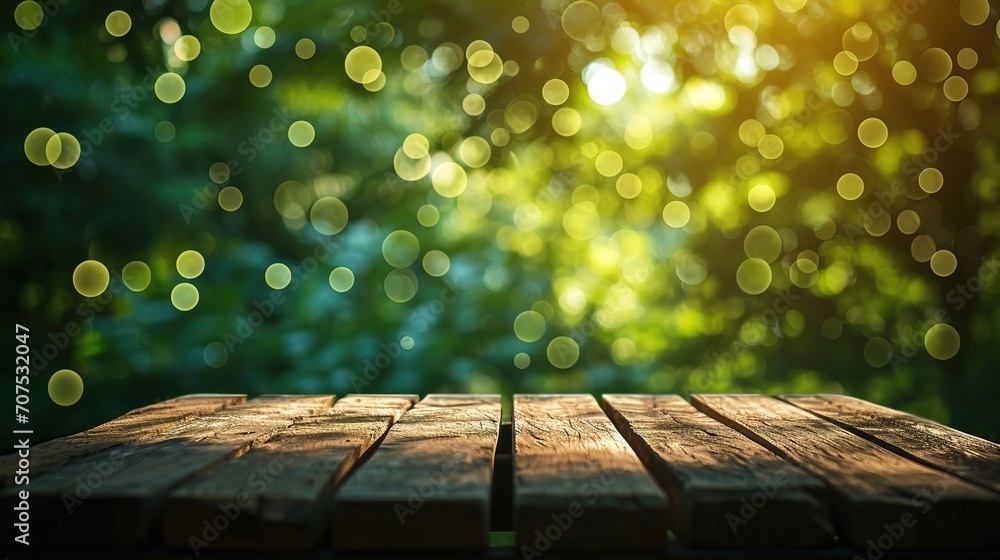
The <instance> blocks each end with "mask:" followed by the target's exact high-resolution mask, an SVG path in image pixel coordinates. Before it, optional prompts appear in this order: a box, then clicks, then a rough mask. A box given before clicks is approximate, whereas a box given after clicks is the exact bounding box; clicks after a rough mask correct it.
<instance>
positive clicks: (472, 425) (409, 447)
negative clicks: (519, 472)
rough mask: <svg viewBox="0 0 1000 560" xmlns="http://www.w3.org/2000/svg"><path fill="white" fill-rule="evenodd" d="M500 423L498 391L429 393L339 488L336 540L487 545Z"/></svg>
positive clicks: (407, 546) (364, 544)
mask: <svg viewBox="0 0 1000 560" xmlns="http://www.w3.org/2000/svg"><path fill="white" fill-rule="evenodd" d="M499 429H500V396H499V395H428V396H427V397H426V398H425V399H424V400H422V401H420V402H419V403H417V405H416V406H414V407H413V408H412V409H410V410H409V411H407V412H406V413H405V414H403V416H402V417H401V418H400V419H399V421H398V422H396V424H395V425H394V426H393V427H392V428H391V429H390V430H389V433H388V434H386V436H385V439H384V440H383V441H382V443H381V444H380V445H379V447H378V450H377V451H376V452H375V453H374V454H373V455H372V456H371V458H370V459H368V461H367V462H365V463H364V464H363V465H361V466H360V468H358V469H355V470H354V472H352V473H351V475H350V476H349V477H348V478H347V480H346V481H345V482H344V483H343V484H342V485H341V487H340V489H339V490H338V491H337V492H336V494H335V497H334V500H335V502H334V515H333V545H334V547H335V548H338V549H341V550H406V551H419V550H476V549H482V548H485V547H486V546H487V545H488V543H489V527H490V519H489V514H490V485H491V482H492V475H493V456H494V453H495V451H496V445H497V436H498V432H499Z"/></svg>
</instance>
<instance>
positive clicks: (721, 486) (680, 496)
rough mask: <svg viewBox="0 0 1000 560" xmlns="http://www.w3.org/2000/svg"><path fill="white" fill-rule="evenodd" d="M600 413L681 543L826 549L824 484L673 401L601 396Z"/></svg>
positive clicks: (830, 533)
mask: <svg viewBox="0 0 1000 560" xmlns="http://www.w3.org/2000/svg"><path fill="white" fill-rule="evenodd" d="M603 406H604V410H605V411H606V412H607V413H608V416H609V417H610V418H611V420H612V421H613V422H614V423H615V425H616V426H617V427H618V431H619V432H621V433H622V435H623V436H624V437H625V439H626V441H628V443H629V444H630V445H631V446H632V449H634V450H635V452H636V454H637V455H638V456H639V458H640V459H641V460H642V462H643V464H644V465H646V468H647V469H649V471H650V472H651V473H652V474H653V476H654V477H655V478H656V480H657V482H659V483H660V486H662V487H663V488H664V489H665V490H666V491H667V494H668V496H669V497H670V503H671V505H672V506H673V507H672V510H671V513H672V516H671V517H672V519H671V529H672V530H673V532H674V534H675V535H676V536H677V538H678V539H679V540H680V541H681V542H683V543H684V544H687V545H692V546H709V547H724V548H730V547H731V548H762V547H771V548H789V547H812V546H826V545H833V544H834V543H835V542H836V531H835V529H834V527H833V522H832V520H831V516H830V501H829V496H828V493H827V489H826V486H825V485H824V484H823V482H822V481H821V480H819V479H818V478H816V477H814V476H812V475H810V474H808V473H806V472H805V471H803V470H802V469H799V468H797V467H795V466H793V465H792V464H790V463H789V462H787V461H785V460H784V459H782V458H780V457H778V456H777V455H775V454H774V453H771V452H770V451H768V450H767V449H765V448H764V447H762V446H760V445H758V444H756V443H754V442H752V441H750V440H749V439H748V438H747V437H746V436H744V435H742V434H740V433H739V432H737V431H736V430H733V429H731V428H729V427H727V426H725V425H723V424H721V423H719V422H717V421H716V420H713V419H711V418H709V417H708V416H705V415H704V414H702V413H701V412H698V411H697V410H695V408H694V407H693V406H691V405H690V404H688V403H687V401H685V400H684V399H682V398H681V397H679V396H677V395H604V398H603Z"/></svg>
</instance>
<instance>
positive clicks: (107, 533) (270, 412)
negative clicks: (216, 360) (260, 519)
mask: <svg viewBox="0 0 1000 560" xmlns="http://www.w3.org/2000/svg"><path fill="white" fill-rule="evenodd" d="M332 401H333V397H332V396H331V395H322V396H279V395H268V396H262V397H258V398H256V399H253V400H251V401H248V402H246V403H244V404H241V405H236V406H233V407H230V408H227V409H225V410H221V411H219V412H215V413H212V414H208V415H205V416H200V417H197V418H194V419H192V420H189V421H187V422H185V423H183V424H179V425H177V426H174V427H172V428H170V429H167V430H164V431H161V432H159V433H158V434H157V435H156V438H155V439H151V440H148V441H143V442H140V443H137V444H133V445H124V446H119V447H115V448H112V449H110V450H107V451H103V452H101V453H98V454H97V455H93V456H91V457H89V458H86V459H83V460H79V461H76V462H73V463H70V464H69V465H66V466H65V467H63V468H61V469H59V470H57V471H53V472H50V473H48V474H45V475H42V476H40V477H38V478H37V479H35V478H33V479H32V480H31V486H30V490H31V512H32V513H31V519H32V525H31V528H32V538H33V539H37V540H36V541H35V542H38V543H40V544H41V545H42V546H80V545H87V546H106V547H128V546H139V545H142V544H145V543H146V542H147V541H149V540H150V536H151V535H152V534H153V533H152V531H153V529H154V521H155V519H156V518H157V516H158V515H159V513H160V511H161V508H162V505H163V502H164V500H165V498H166V495H167V492H168V491H169V490H170V489H171V488H173V487H174V486H176V485H178V484H180V483H181V482H183V481H185V480H187V479H189V478H191V477H192V476H195V475H197V474H199V473H201V472H204V471H205V470H207V469H209V468H211V467H212V466H214V465H216V464H218V463H219V462H221V461H224V460H227V459H232V458H234V457H238V456H240V455H242V454H243V453H245V452H246V451H247V450H249V449H250V447H251V446H253V445H255V444H258V443H261V442H264V441H267V440H268V439H270V438H271V437H273V436H274V435H275V434H277V433H278V432H280V431H281V430H283V429H285V428H287V427H288V426H290V425H292V423H293V422H294V421H295V420H296V419H297V418H301V417H304V416H309V415H312V414H314V413H316V411H318V410H319V409H324V408H329V407H330V406H331V404H332ZM13 490H14V489H13V488H8V489H6V490H5V491H4V492H3V493H2V501H3V503H4V504H10V503H12V502H14V497H15V495H14V494H13Z"/></svg>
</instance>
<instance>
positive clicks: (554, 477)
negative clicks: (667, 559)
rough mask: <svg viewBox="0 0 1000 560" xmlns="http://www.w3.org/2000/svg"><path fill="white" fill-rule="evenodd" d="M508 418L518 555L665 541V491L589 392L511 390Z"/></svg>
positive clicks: (647, 546) (654, 545)
mask: <svg viewBox="0 0 1000 560" xmlns="http://www.w3.org/2000/svg"><path fill="white" fill-rule="evenodd" d="M512 423H513V430H514V457H513V460H514V531H515V533H516V541H517V547H518V549H519V550H520V552H521V554H522V556H525V557H535V555H536V554H544V553H545V552H546V551H547V550H553V551H572V550H576V551H580V550H601V549H602V550H654V549H662V548H663V547H665V546H666V544H667V528H668V524H669V519H668V518H669V512H668V504H667V496H666V494H664V492H663V490H661V489H660V487H659V486H657V484H656V482H655V481H654V480H653V478H652V476H650V474H649V473H648V472H647V471H646V468H645V467H644V466H643V465H642V462H640V461H639V458H638V457H636V455H635V453H634V452H633V451H632V449H631V448H630V447H629V446H628V444H627V443H626V442H625V440H624V438H622V436H621V434H619V433H618V431H617V430H616V429H615V427H614V425H613V424H612V423H611V420H609V419H608V417H607V416H606V415H605V414H604V412H603V411H602V410H601V407H600V406H598V404H597V401H596V400H594V398H593V397H592V396H590V395H515V396H514V414H513V420H512Z"/></svg>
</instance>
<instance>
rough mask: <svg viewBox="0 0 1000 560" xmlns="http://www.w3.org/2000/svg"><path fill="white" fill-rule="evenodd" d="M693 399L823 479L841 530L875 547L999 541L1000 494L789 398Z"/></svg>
mask: <svg viewBox="0 0 1000 560" xmlns="http://www.w3.org/2000/svg"><path fill="white" fill-rule="evenodd" d="M691 402H692V404H694V405H695V407H697V408H698V409H699V410H701V411H703V412H705V413H706V414H708V415H709V416H712V417H713V418H716V419H718V420H720V421H721V422H723V423H725V424H727V425H729V426H731V427H733V428H735V429H737V430H739V431H740V432H742V433H743V434H744V435H746V436H747V437H749V438H751V439H753V440H754V441H756V442H758V443H760V444H761V445H764V446H765V447H767V448H768V449H770V450H771V451H773V452H775V453H777V454H779V455H781V456H782V457H784V458H785V459H787V460H789V461H791V462H792V463H794V464H796V465H797V466H799V467H801V468H803V469H804V470H806V471H808V472H810V473H812V474H814V475H816V476H818V477H819V478H821V479H823V480H824V481H825V482H826V483H827V485H828V486H829V488H830V491H831V493H832V497H833V506H834V516H835V521H836V523H837V525H838V528H839V531H840V535H841V537H842V538H844V539H845V540H846V541H847V542H848V543H850V544H851V545H853V546H855V547H857V548H860V549H862V550H867V549H870V548H872V547H878V548H879V549H881V550H887V549H916V548H970V547H988V546H991V545H993V546H995V544H996V542H997V536H996V535H997V531H996V520H997V519H1000V500H998V499H997V496H996V495H995V494H993V493H992V492H989V491H987V490H985V489H982V488H980V487H978V486H974V485H972V484H969V483H968V482H964V481H962V480H960V479H958V478H955V477H953V476H950V475H948V474H945V473H942V472H940V471H937V470H934V469H931V468H929V467H926V466H924V465H921V464H919V463H916V462H914V461H911V460H909V459H906V458H904V457H901V456H899V455H897V454H895V453H893V452H891V451H889V450H887V449H885V448H883V447H881V446H878V445H875V444H874V443H871V442H870V441H868V440H866V439H864V438H861V437H859V436H857V435H854V434H852V433H850V432H848V431H847V430H844V429H843V428H841V427H839V426H837V425H835V424H833V423H831V422H828V421H826V420H824V419H821V418H818V417H817V416H815V415H813V414H810V413H808V412H806V411H804V410H802V409H800V408H798V407H795V406H792V405H790V404H788V403H785V402H782V401H779V400H777V399H773V398H771V397H766V396H761V395H694V396H692V401H691Z"/></svg>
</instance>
